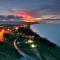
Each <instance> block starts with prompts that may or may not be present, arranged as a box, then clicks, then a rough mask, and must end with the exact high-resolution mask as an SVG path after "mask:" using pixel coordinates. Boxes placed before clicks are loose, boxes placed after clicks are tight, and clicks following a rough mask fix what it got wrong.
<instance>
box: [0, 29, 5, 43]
mask: <svg viewBox="0 0 60 60" xmlns="http://www.w3.org/2000/svg"><path fill="white" fill-rule="evenodd" d="M4 32H5V31H4V29H2V30H1V31H0V42H3V41H4V37H3V34H4Z"/></svg>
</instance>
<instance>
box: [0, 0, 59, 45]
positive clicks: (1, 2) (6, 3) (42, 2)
mask: <svg viewBox="0 0 60 60" xmlns="http://www.w3.org/2000/svg"><path fill="white" fill-rule="evenodd" d="M9 9H12V10H15V11H19V10H22V9H26V10H29V11H32V12H36V13H37V14H38V15H39V16H43V17H44V16H45V15H49V16H52V15H53V16H55V17H56V18H59V17H60V0H0V15H8V14H11V12H10V11H9ZM35 27H36V28H35ZM33 29H35V30H36V31H37V32H38V33H39V34H40V35H41V36H43V37H46V38H48V39H49V40H51V41H52V42H54V43H56V44H58V45H59V46H60V44H59V43H60V36H59V35H60V24H47V25H45V24H39V25H34V26H33Z"/></svg>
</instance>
